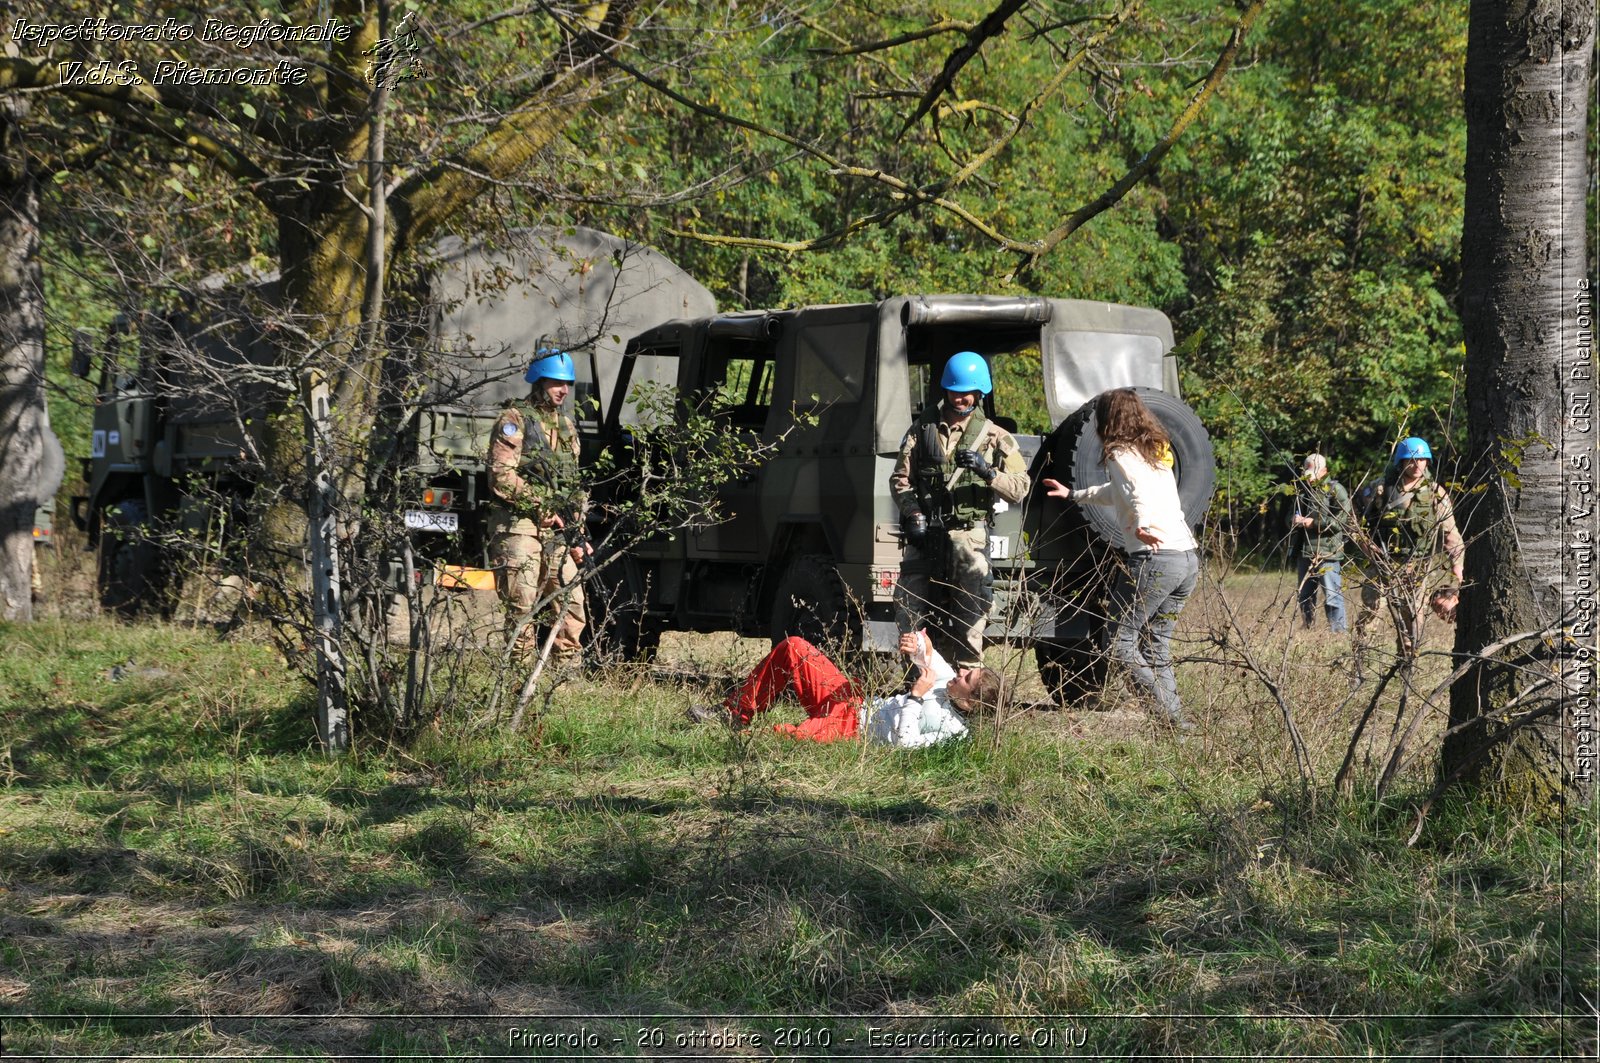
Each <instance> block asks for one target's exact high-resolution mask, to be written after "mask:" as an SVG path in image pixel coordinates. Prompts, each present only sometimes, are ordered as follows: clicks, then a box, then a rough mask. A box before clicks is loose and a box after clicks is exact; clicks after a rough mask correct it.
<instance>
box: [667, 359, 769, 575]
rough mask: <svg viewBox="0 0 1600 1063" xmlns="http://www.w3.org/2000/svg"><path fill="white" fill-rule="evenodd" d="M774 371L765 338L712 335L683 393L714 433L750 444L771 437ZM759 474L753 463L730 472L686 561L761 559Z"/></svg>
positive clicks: (691, 539)
mask: <svg viewBox="0 0 1600 1063" xmlns="http://www.w3.org/2000/svg"><path fill="white" fill-rule="evenodd" d="M775 373H776V363H775V360H774V358H773V350H772V345H771V343H770V342H769V341H768V340H767V339H766V338H765V337H762V338H759V339H754V340H752V339H747V338H744V337H738V336H719V335H716V334H715V332H713V333H712V334H711V335H710V336H708V337H707V340H706V347H705V351H704V354H703V356H702V357H701V358H700V359H699V361H698V365H697V367H696V369H695V379H694V380H692V381H689V382H688V383H689V384H690V387H688V388H687V389H686V391H687V395H688V397H689V399H690V401H692V402H693V403H694V405H695V407H696V408H697V409H698V410H699V412H700V413H701V414H703V415H705V416H707V417H709V418H710V419H711V421H712V423H713V424H714V425H715V430H716V431H717V432H719V433H727V434H729V435H732V436H736V437H738V438H739V439H740V440H741V441H742V442H745V443H749V444H751V445H755V444H759V443H761V442H763V441H765V440H767V439H769V438H771V437H770V434H769V432H768V422H769V421H770V420H771V418H772V385H773V378H774V375H775ZM760 471H761V470H760V469H759V467H757V466H754V465H752V466H749V467H745V468H741V469H738V470H735V471H734V472H733V475H732V477H731V478H730V479H728V480H727V481H725V482H724V483H723V484H722V485H721V486H720V487H719V488H717V505H718V513H717V517H718V520H717V523H715V524H711V525H708V526H706V527H702V528H697V529H696V530H695V531H694V533H693V534H692V535H691V536H690V537H689V542H688V554H689V557H691V558H696V559H701V558H703V559H708V560H729V559H743V558H762V557H765V556H766V546H767V544H766V538H765V536H764V535H763V534H762V528H761V509H760V505H759V503H758V491H759V486H760V482H761V477H760Z"/></svg>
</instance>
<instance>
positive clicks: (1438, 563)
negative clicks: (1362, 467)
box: [1356, 436, 1467, 654]
mask: <svg viewBox="0 0 1600 1063" xmlns="http://www.w3.org/2000/svg"><path fill="white" fill-rule="evenodd" d="M1432 460H1433V449H1432V448H1431V447H1429V446H1428V442H1427V440H1425V439H1421V438H1419V437H1417V436H1408V437H1407V438H1405V439H1402V440H1401V441H1400V442H1399V443H1397V444H1396V445H1395V448H1394V457H1393V458H1392V459H1391V460H1390V462H1389V468H1388V470H1387V471H1386V472H1385V474H1384V477H1383V482H1382V483H1380V484H1377V485H1376V486H1375V487H1374V488H1373V489H1372V490H1371V492H1370V493H1368V494H1367V497H1366V499H1365V500H1364V504H1363V507H1362V512H1361V513H1360V514H1359V516H1360V518H1361V530H1362V534H1361V535H1360V536H1359V537H1358V539H1357V542H1358V544H1359V545H1360V546H1361V549H1362V551H1363V552H1364V553H1365V554H1366V555H1367V574H1366V578H1365V579H1364V580H1363V581H1362V584H1361V606H1362V609H1361V616H1360V618H1359V619H1358V620H1357V622H1356V632H1357V637H1358V640H1360V641H1365V639H1364V636H1365V633H1366V629H1367V627H1368V626H1369V625H1370V624H1371V622H1372V620H1373V619H1374V618H1375V617H1376V616H1377V612H1378V608H1379V606H1380V605H1381V604H1382V603H1383V602H1384V600H1385V599H1386V598H1387V600H1388V602H1389V605H1390V606H1391V609H1392V615H1393V616H1394V619H1395V621H1396V625H1397V631H1396V642H1397V645H1398V649H1399V650H1400V652H1401V653H1402V654H1406V653H1410V652H1413V651H1414V650H1415V649H1416V647H1417V645H1418V644H1419V642H1420V638H1421V622H1422V617H1423V615H1424V605H1425V604H1426V603H1427V602H1428V601H1429V599H1430V597H1431V594H1432V591H1433V588H1435V587H1438V586H1441V585H1443V584H1444V583H1445V582H1446V579H1445V573H1446V572H1448V573H1449V574H1450V575H1451V576H1452V577H1454V582H1455V585H1456V586H1458V587H1459V586H1460V584H1461V577H1462V562H1463V560H1464V559H1465V557H1466V552H1467V547H1466V543H1464V542H1462V540H1461V533H1460V532H1459V531H1458V530H1457V529H1456V521H1455V510H1454V508H1453V507H1452V506H1451V504H1450V496H1449V494H1448V493H1447V492H1446V491H1445V489H1444V487H1443V486H1442V485H1441V484H1439V483H1436V482H1435V481H1434V479H1433V475H1432V473H1431V472H1430V470H1429V467H1428V466H1429V463H1430V462H1431V461H1432Z"/></svg>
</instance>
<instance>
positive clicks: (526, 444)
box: [489, 347, 594, 669]
mask: <svg viewBox="0 0 1600 1063" xmlns="http://www.w3.org/2000/svg"><path fill="white" fill-rule="evenodd" d="M526 379H527V381H528V383H529V384H531V385H533V387H532V389H531V391H530V394H529V397H528V401H527V402H526V403H525V404H518V405H514V406H508V407H507V408H506V409H504V410H502V411H501V413H500V416H499V418H498V419H497V420H496V421H495V423H494V428H493V430H492V432H491V435H490V441H489V493H490V495H491V496H492V497H493V499H494V501H493V504H492V506H491V510H490V522H489V525H490V536H491V538H490V548H489V549H490V557H491V561H492V562H493V564H494V566H495V576H496V585H497V589H498V590H499V592H500V598H501V600H502V601H503V602H504V603H505V604H506V606H507V607H508V608H509V609H511V610H512V611H513V619H514V621H515V620H523V619H526V618H527V617H528V616H529V615H530V614H531V613H532V612H533V610H534V607H535V606H537V605H538V604H539V602H540V601H542V600H546V599H548V600H551V601H554V602H556V603H558V609H559V612H558V614H557V616H556V620H555V625H556V631H555V641H554V643H553V645H552V648H551V664H552V666H554V667H555V668H557V669H563V668H575V667H576V666H577V665H578V663H579V662H580V661H581V658H582V652H583V647H582V641H581V640H582V636H583V628H584V625H585V623H586V622H587V620H588V614H587V611H586V609H585V606H584V598H583V586H582V583H581V582H580V580H579V572H580V566H581V565H582V564H583V563H584V562H585V561H586V560H587V559H588V558H589V557H590V556H591V555H592V554H593V552H594V551H593V548H592V547H591V546H590V545H589V542H588V539H587V538H586V536H585V534H584V510H585V508H586V507H587V504H588V498H587V495H586V494H585V492H584V489H583V485H582V482H581V479H580V476H579V470H578V430H577V427H576V426H575V425H574V424H573V423H572V420H571V419H570V418H569V417H567V416H566V415H565V414H564V413H562V411H561V406H562V404H563V403H564V402H566V400H567V396H568V394H570V393H571V390H572V385H573V383H574V382H575V381H576V380H577V374H576V372H575V371H574V365H573V362H572V356H571V355H570V354H568V353H567V352H566V351H563V350H561V349H559V348H556V347H540V348H539V349H538V350H537V351H536V352H535V354H534V359H533V362H532V364H530V365H529V366H528V372H527V377H526ZM537 646H538V636H537V633H536V631H535V628H534V625H532V624H531V623H530V624H526V625H524V627H523V629H522V634H521V635H520V636H519V637H518V640H517V646H516V649H517V652H518V653H522V654H528V653H531V652H533V651H535V650H536V649H537Z"/></svg>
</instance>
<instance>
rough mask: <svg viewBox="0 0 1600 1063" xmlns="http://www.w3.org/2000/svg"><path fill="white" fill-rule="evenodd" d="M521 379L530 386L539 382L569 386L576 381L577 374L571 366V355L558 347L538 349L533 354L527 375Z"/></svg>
mask: <svg viewBox="0 0 1600 1063" xmlns="http://www.w3.org/2000/svg"><path fill="white" fill-rule="evenodd" d="M523 379H525V380H526V381H527V382H528V383H530V384H537V383H538V382H539V381H541V380H559V381H561V382H562V383H564V384H571V383H572V382H573V381H575V380H577V379H578V374H577V373H576V372H575V371H574V369H573V366H572V355H570V354H568V353H567V352H566V351H563V350H561V349H560V348H559V347H540V348H539V349H538V350H537V351H534V352H533V364H532V365H530V366H528V375H527V376H526V377H524V378H523Z"/></svg>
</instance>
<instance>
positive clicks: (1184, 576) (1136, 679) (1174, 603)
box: [1043, 388, 1200, 731]
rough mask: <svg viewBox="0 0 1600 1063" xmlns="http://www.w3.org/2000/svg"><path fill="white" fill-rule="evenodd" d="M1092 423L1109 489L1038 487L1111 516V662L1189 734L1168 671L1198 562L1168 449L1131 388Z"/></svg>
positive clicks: (1108, 398)
mask: <svg viewBox="0 0 1600 1063" xmlns="http://www.w3.org/2000/svg"><path fill="white" fill-rule="evenodd" d="M1094 420H1095V431H1097V432H1098V433H1099V435H1100V447H1101V450H1100V456H1101V459H1102V460H1103V461H1104V462H1105V466H1106V473H1107V475H1108V477H1109V480H1108V482H1107V483H1103V484H1095V485H1094V486H1092V487H1080V488H1077V489H1073V488H1070V487H1067V486H1066V485H1065V484H1062V483H1060V482H1059V481H1056V480H1051V479H1048V478H1047V479H1045V480H1044V481H1043V482H1044V485H1045V487H1046V489H1047V491H1048V493H1049V494H1050V495H1051V496H1052V497H1055V498H1066V499H1070V500H1071V501H1073V502H1077V503H1078V504H1080V505H1095V506H1107V507H1109V508H1111V509H1112V510H1114V511H1115V512H1116V514H1117V517H1118V518H1119V524H1120V525H1121V538H1122V542H1121V546H1122V549H1123V552H1124V553H1125V554H1126V555H1127V569H1126V570H1125V571H1124V572H1122V573H1119V574H1118V578H1117V580H1116V581H1115V582H1114V583H1113V585H1112V588H1111V618H1110V619H1111V656H1112V658H1113V659H1114V660H1116V661H1118V662H1120V663H1121V664H1122V666H1123V667H1124V668H1126V669H1127V671H1128V676H1129V678H1130V679H1131V680H1132V681H1133V683H1134V686H1135V687H1137V688H1138V690H1139V691H1140V692H1142V693H1143V694H1145V695H1147V696H1148V697H1149V698H1150V699H1151V700H1152V701H1154V702H1155V704H1156V706H1157V708H1158V709H1159V710H1160V711H1161V714H1162V717H1163V718H1164V719H1165V721H1166V722H1167V723H1169V724H1171V725H1172V726H1173V727H1176V728H1178V729H1179V730H1182V731H1190V730H1193V729H1194V724H1192V723H1190V722H1189V720H1188V719H1187V718H1186V717H1185V716H1184V714H1183V705H1182V703H1181V702H1180V701H1179V700H1178V679H1177V676H1176V674H1175V673H1174V672H1173V670H1172V631H1173V628H1175V627H1176V626H1177V623H1178V614H1179V613H1180V612H1182V611H1183V607H1184V604H1185V603H1187V602H1188V600H1189V595H1191V594H1193V593H1194V587H1195V582H1196V581H1197V580H1198V578H1199V575H1200V558H1199V554H1198V552H1197V551H1196V544H1195V541H1194V533H1193V532H1192V531H1190V529H1189V525H1188V522H1187V521H1185V520H1184V517H1183V506H1182V504H1181V503H1180V502H1179V500H1178V481H1177V478H1176V477H1175V476H1174V475H1173V473H1172V445H1171V442H1170V441H1169V440H1168V438H1167V433H1166V430H1165V429H1164V428H1162V427H1161V422H1160V421H1158V420H1156V418H1155V415H1154V414H1152V413H1151V412H1150V409H1149V407H1147V406H1145V404H1144V403H1143V402H1142V401H1141V400H1140V399H1139V395H1138V393H1137V392H1135V391H1134V390H1133V389H1132V388H1119V389H1117V390H1115V391H1107V392H1105V393H1103V394H1102V395H1101V396H1100V397H1099V399H1097V400H1096V402H1095V409H1094ZM1141 643H1142V645H1141Z"/></svg>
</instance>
